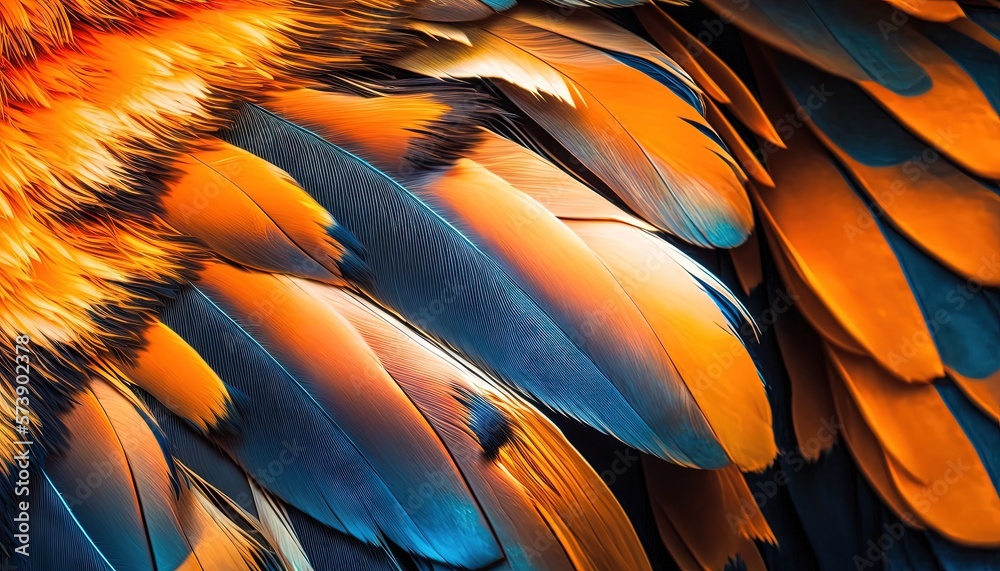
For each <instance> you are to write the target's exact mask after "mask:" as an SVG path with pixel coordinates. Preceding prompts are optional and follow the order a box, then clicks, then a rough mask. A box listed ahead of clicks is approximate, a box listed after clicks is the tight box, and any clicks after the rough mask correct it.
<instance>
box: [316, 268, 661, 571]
mask: <svg viewBox="0 0 1000 571" xmlns="http://www.w3.org/2000/svg"><path fill="white" fill-rule="evenodd" d="M301 283H302V284H303V287H307V288H308V289H309V290H310V291H312V292H313V293H314V295H316V296H317V297H319V298H321V299H324V300H326V302H327V303H329V304H331V306H333V307H336V308H337V310H338V311H339V312H341V314H342V315H344V317H345V318H347V319H348V320H349V321H350V322H351V323H352V324H353V325H354V326H355V327H356V328H357V329H358V331H359V332H360V333H361V334H362V336H364V338H365V339H366V341H367V342H368V343H369V344H370V345H371V347H372V348H373V349H374V350H375V352H376V353H377V354H378V355H379V358H380V359H381V361H382V363H383V364H384V365H385V367H386V370H387V371H389V373H390V374H391V375H392V376H393V378H395V379H396V381H397V382H399V384H400V386H401V387H402V388H403V390H405V391H406V392H407V394H408V395H410V397H411V398H413V399H414V402H416V403H417V404H418V405H419V406H420V408H421V410H423V411H424V412H425V413H426V414H427V418H428V420H429V421H430V422H431V423H432V424H433V425H434V427H435V429H436V430H437V431H438V433H439V434H441V436H442V438H443V439H444V440H445V441H446V442H447V443H448V445H449V447H450V449H451V450H452V451H453V454H454V456H455V459H456V461H457V462H458V463H459V465H460V466H461V468H462V471H463V474H464V475H465V477H466V480H467V481H468V482H469V485H470V486H471V487H472V488H473V489H474V490H475V491H476V494H477V498H478V499H479V501H480V503H481V505H482V507H483V510H484V511H485V512H486V513H487V514H488V515H489V517H490V521H491V524H492V526H493V529H494V530H495V531H496V533H497V536H498V537H499V538H500V542H501V544H502V545H503V548H504V552H505V556H506V557H507V560H508V563H509V565H510V567H511V569H517V570H521V569H536V568H537V569H550V570H556V569H594V570H603V569H608V570H611V569H622V570H624V569H648V568H649V564H648V563H647V562H646V559H645V556H644V555H643V553H642V550H641V548H640V546H639V544H638V540H637V538H636V537H635V534H634V532H633V531H632V529H631V526H630V524H629V523H628V521H627V519H625V515H624V513H623V512H622V511H621V508H620V507H618V505H617V503H616V502H615V501H614V499H613V498H612V496H611V495H610V492H609V491H608V490H607V488H606V487H604V485H603V484H602V483H601V481H600V479H599V478H598V477H597V474H596V473H594V472H593V470H592V469H591V468H590V467H589V466H587V465H586V463H584V462H583V459H582V458H580V456H579V455H578V454H577V453H576V452H575V451H573V449H572V448H571V447H570V446H569V445H568V443H567V442H566V440H565V439H564V437H563V436H562V435H561V434H560V433H559V432H558V430H556V429H555V427H554V426H553V425H552V424H551V423H550V422H549V421H548V420H546V419H545V417H544V416H543V415H542V414H541V413H539V412H538V411H537V410H535V409H533V408H531V407H530V406H529V405H527V403H525V402H524V401H522V400H521V399H519V398H517V397H515V396H513V395H510V394H508V393H506V392H504V391H502V390H500V389H498V388H495V387H494V385H493V384H492V382H491V381H490V380H489V379H488V378H486V377H484V376H482V375H481V374H478V373H477V372H476V370H475V368H473V367H471V365H470V364H469V363H467V362H464V361H462V360H461V359H459V358H457V357H455V356H452V355H450V354H449V353H448V352H447V351H444V350H442V349H440V348H437V347H435V346H434V345H433V344H431V343H430V342H429V341H428V340H426V339H424V338H422V337H421V336H420V335H419V334H418V333H416V332H415V331H413V329H411V328H409V327H407V326H406V325H405V324H403V323H401V322H398V321H396V320H395V319H393V318H392V317H390V316H389V315H388V314H386V313H384V312H382V311H380V310H379V309H378V308H376V307H374V306H372V305H371V304H370V303H367V302H364V301H363V300H361V299H359V298H357V297H355V296H352V295H350V294H348V293H347V292H345V291H343V290H337V289H332V288H327V287H323V286H320V285H316V284H308V283H305V282H301Z"/></svg>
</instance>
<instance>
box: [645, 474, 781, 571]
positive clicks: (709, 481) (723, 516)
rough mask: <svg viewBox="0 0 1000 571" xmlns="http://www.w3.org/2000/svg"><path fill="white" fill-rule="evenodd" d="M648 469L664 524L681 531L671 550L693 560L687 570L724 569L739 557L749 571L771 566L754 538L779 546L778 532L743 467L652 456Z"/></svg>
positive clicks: (651, 490)
mask: <svg viewBox="0 0 1000 571" xmlns="http://www.w3.org/2000/svg"><path fill="white" fill-rule="evenodd" d="M643 469H644V470H645V473H646V481H647V482H648V485H649V495H650V501H651V502H652V503H653V510H654V511H655V513H659V514H660V516H659V520H658V523H659V521H662V522H663V523H664V524H665V525H668V526H669V527H668V529H669V531H668V533H671V534H672V535H674V534H675V535H674V537H675V538H676V542H677V543H674V541H671V544H673V545H674V547H673V548H672V549H671V550H670V551H671V554H673V553H675V552H680V553H679V555H680V557H679V559H680V560H687V559H689V558H690V560H689V566H688V567H685V568H686V569H704V570H706V571H707V570H711V569H722V568H724V567H726V563H727V561H729V560H731V559H732V560H736V559H737V558H738V559H740V560H742V561H743V563H744V565H745V566H746V569H747V570H748V571H764V570H765V569H767V567H766V566H765V565H764V560H763V559H762V558H761V555H760V552H758V551H757V547H756V546H755V545H754V540H760V541H762V542H769V543H772V544H773V543H774V542H775V539H774V534H773V533H772V532H771V528H770V527H768V525H767V522H766V521H765V520H764V516H763V515H762V514H761V512H760V510H759V508H758V507H757V505H756V503H755V500H754V498H753V495H752V494H751V492H750V488H748V487H747V484H746V482H745V481H744V480H743V476H742V475H741V474H740V473H739V471H737V470H735V469H733V468H725V469H723V470H692V469H690V468H682V467H679V466H673V465H670V464H667V463H666V462H662V461H659V460H655V459H651V458H647V459H644V461H643ZM681 544H682V545H683V547H682V546H681Z"/></svg>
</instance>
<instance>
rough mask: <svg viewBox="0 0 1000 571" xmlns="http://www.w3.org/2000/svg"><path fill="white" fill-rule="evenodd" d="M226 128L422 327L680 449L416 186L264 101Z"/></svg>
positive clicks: (641, 442)
mask: <svg viewBox="0 0 1000 571" xmlns="http://www.w3.org/2000/svg"><path fill="white" fill-rule="evenodd" d="M224 136H225V137H226V138H229V139H231V140H232V141H234V142H235V143H237V144H239V145H245V146H246V147H247V148H248V150H250V151H252V152H255V153H259V154H260V155H261V156H262V157H263V158H265V159H266V160H269V161H271V162H273V163H275V164H277V166H279V167H281V168H283V169H285V170H286V171H288V172H289V173H290V174H291V175H292V176H294V177H296V180H297V181H298V182H299V183H300V184H301V185H302V186H303V188H305V189H306V190H307V191H308V192H310V193H312V194H313V196H314V197H316V198H317V200H318V201H319V202H320V203H321V204H322V205H323V206H324V207H325V208H327V209H328V210H329V211H330V212H331V213H333V214H334V216H335V217H336V218H337V220H338V221H340V223H341V224H344V226H345V228H347V229H348V230H349V231H351V232H352V233H353V234H354V235H356V236H357V237H358V239H359V240H360V241H361V242H362V244H364V246H365V248H366V250H367V252H368V256H367V261H368V264H369V267H370V268H371V272H372V286H371V289H370V290H369V293H370V294H371V295H372V296H373V297H374V298H376V299H377V300H379V301H380V302H381V303H383V304H384V305H386V306H388V307H390V308H392V309H393V310H394V311H396V312H397V313H399V314H400V315H402V316H403V317H404V318H406V319H407V320H408V321H410V322H411V323H412V324H413V325H414V326H416V327H418V328H420V329H423V330H425V331H427V332H428V333H430V334H432V335H434V336H435V337H437V338H438V339H441V340H443V341H445V342H446V343H447V344H449V345H450V346H452V347H455V348H457V349H459V350H460V351H461V352H462V353H463V354H464V355H466V356H468V357H469V358H470V360H472V361H473V362H474V363H476V364H477V365H479V366H482V367H484V368H485V369H486V370H487V371H489V372H492V373H495V374H497V375H498V376H499V377H501V378H502V379H504V380H505V381H507V382H509V383H511V384H512V385H513V386H514V387H517V388H518V389H519V390H520V391H522V392H523V393H524V394H527V395H530V396H531V397H532V398H534V399H536V400H538V401H540V402H542V403H544V404H546V405H547V406H550V407H552V408H554V409H555V410H558V411H560V412H562V413H564V414H567V415H569V416H572V417H574V418H577V419H579V420H581V421H583V422H585V423H587V424H589V425H591V426H593V427H595V428H598V429H599V430H602V431H604V432H607V433H610V434H613V435H615V436H616V437H618V438H620V439H622V440H623V441H625V442H628V443H629V444H631V445H633V446H635V447H636V448H640V449H642V450H647V451H649V452H650V453H654V454H661V455H667V454H668V453H670V454H677V453H678V452H679V451H676V450H674V451H671V450H669V449H668V448H667V445H666V443H667V442H669V441H671V440H672V439H673V438H674V435H672V434H670V432H669V431H668V430H666V428H665V427H664V426H650V425H649V424H647V422H646V421H645V420H644V419H643V418H642V417H641V416H639V414H638V413H637V412H636V410H635V409H633V408H632V407H631V405H630V404H629V403H628V402H627V401H626V400H625V398H624V397H623V396H622V395H621V393H619V392H618V390H617V389H616V388H615V386H614V384H613V383H612V382H611V381H610V380H609V379H608V378H607V377H606V376H605V375H604V373H602V372H601V371H600V370H599V369H598V368H597V367H596V366H595V365H594V363H593V362H591V361H590V359H589V358H587V357H586V356H585V355H584V353H583V352H582V351H581V350H580V348H579V347H577V346H576V345H575V344H574V343H573V341H572V340H571V339H570V337H569V336H568V335H567V333H566V332H564V331H563V330H562V329H560V328H559V327H558V326H557V325H556V324H555V323H554V322H553V321H552V319H551V318H550V317H549V316H547V315H546V314H545V313H544V311H543V310H542V308H540V307H539V306H538V305H537V304H536V303H535V302H534V301H532V299H531V298H530V297H529V296H528V295H527V294H526V293H525V292H524V291H523V290H522V289H520V287H518V285H517V284H516V282H514V280H513V279H512V278H511V277H510V276H508V275H507V274H506V272H504V271H503V270H502V269H501V267H500V266H499V265H497V264H496V262H495V261H493V260H492V259H491V258H489V257H488V256H487V255H486V254H485V253H484V252H482V251H481V250H479V249H478V248H476V247H475V246H474V245H473V244H472V243H471V242H470V241H469V239H468V238H467V237H466V236H464V235H462V234H461V233H460V232H459V231H458V230H456V229H455V228H454V226H452V225H450V224H448V223H447V222H445V221H444V220H443V219H442V218H441V217H440V216H439V215H437V214H435V213H434V212H433V211H431V210H430V209H429V208H428V207H427V206H426V205H424V204H422V203H421V202H420V201H419V200H417V198H416V197H414V196H413V195H412V194H411V193H410V192H408V191H406V190H405V189H403V188H402V187H401V186H399V185H398V184H396V183H395V182H393V181H391V180H390V179H388V178H387V177H386V176H385V175H384V174H382V173H380V172H378V171H377V170H375V169H374V168H372V167H371V166H370V165H367V164H366V163H364V162H362V161H361V160H359V159H358V158H356V157H354V156H352V155H350V154H348V153H346V152H344V151H342V150H340V149H339V148H337V147H335V146H332V145H330V144H329V143H327V142H325V141H323V140H321V139H320V138H318V137H316V136H315V135H312V134H311V133H307V132H306V131H303V130H300V129H296V128H295V127H293V126H291V125H289V124H288V123H287V122H284V121H283V120H281V119H279V118H277V117H275V116H273V115H270V114H268V113H266V112H264V111H262V110H260V109H256V108H250V107H246V108H244V109H243V110H242V112H241V113H240V115H239V116H238V117H237V119H236V121H235V123H234V125H233V127H232V130H231V131H229V132H228V133H225V134H224ZM389 221H391V222H389ZM387 223H389V224H391V226H390V228H391V230H390V231H385V230H384V229H383V226H384V225H385V224H387ZM536 356H539V357H540V356H544V358H536ZM570 387H571V388H570ZM657 431H658V432H657ZM712 461H720V460H719V458H718V457H716V459H714V460H712Z"/></svg>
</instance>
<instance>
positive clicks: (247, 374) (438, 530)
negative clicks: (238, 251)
mask: <svg viewBox="0 0 1000 571" xmlns="http://www.w3.org/2000/svg"><path fill="white" fill-rule="evenodd" d="M229 271H230V272H236V276H237V278H238V279H242V280H245V281H246V283H245V287H246V288H247V289H246V290H245V291H247V292H257V293H258V294H259V296H257V297H250V298H249V299H245V301H241V300H240V299H239V298H237V299H232V296H233V295H235V294H236V293H237V292H235V291H230V292H223V291H220V290H219V285H218V284H215V283H213V281H212V279H211V278H212V277H213V276H211V275H208V276H206V278H207V279H208V280H209V281H208V282H207V283H206V284H205V285H203V286H202V287H204V288H205V292H203V291H201V290H197V289H192V290H187V291H186V292H184V293H182V294H181V295H180V296H179V297H178V298H177V300H175V301H174V302H173V303H172V305H171V306H170V307H169V308H168V309H167V310H166V311H164V313H163V318H164V323H165V324H167V325H168V326H169V327H170V328H171V329H173V330H174V331H176V332H177V333H178V334H179V335H180V336H181V337H183V338H184V339H185V340H186V341H187V342H188V344H190V345H191V346H192V347H193V348H194V349H195V350H197V351H198V352H199V354H201V355H202V357H203V358H204V359H205V361H206V362H207V363H209V365H211V366H212V368H213V369H214V370H215V371H216V373H218V375H219V377H220V378H221V379H222V380H223V381H224V382H225V383H226V384H227V385H228V386H229V387H230V388H229V391H230V393H234V392H239V393H242V395H244V397H243V398H241V399H239V400H238V403H237V410H238V411H239V412H240V414H239V421H238V422H234V432H235V434H234V436H232V437H228V438H223V439H221V441H220V444H222V446H223V447H224V449H226V451H227V452H228V453H229V454H230V455H231V456H233V458H234V459H236V461H237V462H238V463H239V464H240V466H241V467H242V468H243V469H244V470H245V471H246V472H248V473H250V474H252V475H253V476H254V479H255V480H256V481H257V483H259V484H260V485H261V486H263V487H264V488H265V489H267V490H268V491H270V492H272V493H274V494H275V495H276V496H278V497H280V498H282V499H283V500H285V501H287V502H289V503H291V504H292V505H294V506H296V507H298V508H299V509H301V510H302V511H304V512H306V513H308V514H309V515H311V516H312V517H314V518H316V519H317V520H319V521H321V522H322V523H324V524H326V525H328V526H330V527H333V528H334V529H337V530H339V531H342V532H344V533H347V534H350V535H353V536H355V537H357V538H358V539H361V540H363V541H366V542H368V543H373V544H376V545H381V544H383V543H384V541H385V540H386V539H388V540H391V541H393V542H395V543H396V544H398V545H400V546H401V547H403V548H404V549H406V550H408V551H410V552H413V553H419V554H425V555H426V556H427V557H429V558H432V559H435V560H438V561H451V562H455V563H458V564H460V565H465V566H467V567H473V568H474V567H475V566H477V565H480V566H481V565H486V564H487V563H490V562H492V561H495V560H496V559H498V558H499V553H498V552H497V548H496V546H495V544H494V543H493V540H492V537H491V536H490V534H489V530H488V529H487V528H486V526H485V523H484V522H482V520H481V519H480V517H481V516H478V510H475V508H471V509H469V506H470V505H471V504H472V500H471V498H462V497H461V494H458V495H457V496H456V495H455V494H454V493H453V492H452V490H455V487H454V485H452V486H450V487H444V488H442V489H441V493H440V497H439V498H436V499H437V500H438V501H436V502H432V503H428V504H427V505H425V506H422V509H415V510H414V509H409V508H408V502H409V501H410V496H411V495H412V494H413V493H415V492H414V490H416V489H417V488H419V486H420V484H421V483H422V482H423V478H424V477H425V476H424V473H423V472H420V471H419V470H418V469H419V468H420V467H426V466H427V464H426V463H424V464H421V463H419V462H420V461H421V460H425V458H421V457H420V456H418V455H416V454H413V455H410V454H404V455H402V456H399V455H397V456H395V459H396V460H397V463H395V464H393V463H392V462H390V461H388V458H387V457H388V456H390V455H391V453H392V452H394V451H398V450H399V447H398V445H397V446H389V447H386V448H385V449H375V448H373V447H372V446H371V445H372V444H373V441H372V440H371V439H376V440H378V439H383V440H384V439H387V438H388V439H391V440H395V441H396V442H399V440H398V438H397V437H396V435H394V434H391V433H389V432H384V433H383V432H380V431H371V430H369V431H368V433H367V438H368V440H365V439H364V438H365V433H364V432H359V431H358V427H357V425H356V424H352V421H353V420H354V419H353V418H352V417H351V415H350V414H348V416H347V417H344V418H338V414H337V413H338V412H342V411H343V410H344V409H342V408H339V407H341V406H344V405H346V404H347V402H348V401H340V402H338V401H336V400H334V395H336V394H337V392H338V391H347V393H346V394H348V395H353V394H355V393H354V389H355V388H356V387H357V386H359V385H355V384H352V383H342V384H338V383H336V382H335V381H334V379H331V378H329V377H325V376H321V377H319V378H317V377H315V376H307V375H309V374H310V373H313V371H310V370H308V369H303V367H302V365H301V364H300V363H297V362H296V361H295V360H294V358H295V357H296V355H295V354H294V352H293V351H294V348H293V347H290V346H281V345H275V342H276V341H279V342H280V338H276V336H274V334H275V330H271V331H267V330H266V329H265V328H263V327H262V326H263V325H265V324H266V323H270V322H272V321H273V322H274V323H279V322H277V321H275V320H277V319H279V318H280V317H281V315H282V314H281V312H282V310H283V308H282V304H283V303H287V304H292V303H294V299H293V298H292V297H291V296H292V295H293V293H294V292H293V291H288V290H287V289H286V290H284V291H283V290H282V288H281V284H280V282H277V281H276V280H277V279H278V278H272V277H268V276H261V277H260V278H258V280H256V282H259V281H260V280H261V279H263V280H265V282H266V280H271V284H270V285H268V284H267V283H264V284H260V283H255V281H254V280H253V279H252V278H253V276H252V275H251V274H248V273H246V272H243V275H242V277H240V274H239V272H240V270H229ZM215 279H219V278H215ZM254 285H256V287H257V289H256V290H254V289H253V286H254ZM237 291H238V290H237ZM206 294H207V295H206ZM227 294H228V296H229V298H228V299H227V297H226V295H227ZM272 294H273V295H272ZM213 298H214V301H213ZM276 300H277V301H276ZM247 301H248V302H249V303H247ZM237 302H238V303H237ZM234 303H236V304H235V305H234ZM248 305H249V307H248ZM223 307H226V310H225V311H224V310H223ZM307 317H312V318H314V319H316V320H317V322H316V324H315V327H316V328H323V329H319V331H321V332H323V333H324V334H330V332H331V331H330V330H329V329H325V328H328V327H331V324H330V322H329V319H327V320H324V319H323V316H322V314H320V315H313V313H305V314H302V315H300V316H299V317H298V318H307ZM248 329H249V331H253V332H255V334H257V335H261V336H262V338H261V340H260V341H258V340H257V339H256V338H255V337H254V336H252V335H251V334H250V332H249V331H248ZM324 329H325V331H324ZM288 333H293V332H292V331H289V332H288ZM341 336H343V333H342V334H341ZM222 340H225V341H222ZM317 342H318V340H317ZM375 373H377V370H376V371H375ZM313 374H315V373H313ZM358 374H361V375H362V376H361V377H360V378H362V379H364V378H365V377H364V375H365V373H364V372H361V373H358ZM349 378H350V377H349ZM353 378H359V377H358V376H357V374H355V375H353ZM373 388H374V387H373ZM357 396H358V398H361V397H362V396H363V395H357ZM267 418H295V419H296V422H295V423H269V422H266V421H265V419H267ZM362 430H363V427H362ZM413 450H414V452H415V451H416V448H414V449H413ZM425 450H426V448H425ZM410 461H413V462H417V464H416V465H414V466H411V465H410V464H409V462H410ZM410 468H413V470H410ZM442 469H443V470H448V469H449V467H448V466H447V465H445V466H441V467H436V468H434V470H442ZM450 469H451V470H454V468H450ZM447 473H448V472H444V474H447ZM452 473H454V472H452ZM445 482H447V483H448V484H451V483H452V482H454V479H452V480H447V479H446V480H445ZM459 487H461V485H460V484H459ZM463 500H464V501H463ZM460 505H462V506H465V508H466V509H462V510H459V509H447V507H445V506H448V507H451V508H456V507H457V506H460ZM457 518H461V523H459V521H458V519H457ZM457 529H461V530H462V536H461V539H459V537H458V536H457V535H456V530H457ZM383 538H385V539H383Z"/></svg>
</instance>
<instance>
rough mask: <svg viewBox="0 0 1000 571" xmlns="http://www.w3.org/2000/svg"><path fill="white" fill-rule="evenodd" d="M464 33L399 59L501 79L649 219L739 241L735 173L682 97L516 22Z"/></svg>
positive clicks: (719, 240)
mask: <svg viewBox="0 0 1000 571" xmlns="http://www.w3.org/2000/svg"><path fill="white" fill-rule="evenodd" d="M467 33H468V34H469V38H470V40H471V41H472V44H473V46H472V47H469V46H465V45H462V44H457V43H454V42H451V43H447V44H443V45H440V46H433V47H432V48H428V49H426V50H421V51H415V52H412V53H410V54H408V55H407V56H405V57H404V58H403V59H401V60H398V61H397V62H396V65H398V66H400V67H403V68H406V69H410V70H412V71H416V72H419V73H423V74H425V75H430V76H432V77H489V78H495V79H503V80H505V81H504V82H501V83H498V87H499V88H500V89H501V91H503V93H504V94H505V95H507V96H508V97H509V98H510V99H511V100H512V101H513V102H514V103H516V104H517V105H518V107H520V108H521V110H522V111H524V112H525V113H526V114H527V115H528V116H530V117H531V118H532V119H533V120H535V121H536V122H537V123H539V124H540V125H541V126H542V128H543V129H545V130H546V131H547V132H548V133H549V134H550V135H552V136H553V137H554V138H555V139H556V140H557V141H558V142H559V143H560V144H561V145H563V146H564V147H566V148H567V149H568V150H569V151H570V152H571V153H573V155H574V156H576V158H577V159H579V160H580V161H581V162H582V163H583V164H584V165H585V166H586V167H587V168H588V169H590V170H591V171H593V172H594V173H595V174H596V175H597V176H598V177H599V178H601V179H602V180H603V181H604V182H605V183H607V184H608V185H609V186H610V187H611V188H613V189H614V190H615V192H616V193H617V194H618V195H619V197H620V198H622V200H623V201H625V202H626V204H628V205H629V207H631V208H632V209H633V210H635V211H636V212H637V213H639V214H640V215H641V216H642V217H643V218H645V219H646V220H647V221H648V222H650V223H652V224H653V225H655V226H657V227H658V228H661V229H663V230H667V231H670V232H672V233H674V234H676V235H678V236H680V237H682V238H684V239H685V240H688V241H691V242H692V243H695V244H699V245H705V246H711V245H715V246H733V245H736V244H739V243H740V242H742V241H743V239H745V237H746V235H747V233H748V232H749V226H750V225H751V220H750V210H749V203H748V202H747V199H746V194H745V192H744V191H743V188H742V185H741V182H740V178H741V176H742V173H741V172H740V170H739V167H737V166H735V164H734V163H733V162H732V160H731V159H730V158H728V153H727V152H726V151H725V149H723V148H722V147H721V146H719V144H718V143H717V142H716V139H715V136H714V134H711V129H710V128H709V127H708V125H707V124H706V123H705V119H704V118H703V117H702V116H701V115H699V114H698V113H697V112H696V111H695V110H694V109H693V108H691V107H690V106H689V105H687V103H686V102H685V101H684V100H683V99H681V98H680V97H678V96H677V95H676V94H674V93H673V92H671V91H670V90H669V89H666V88H665V87H664V86H663V85H660V84H658V83H657V82H656V81H655V80H654V79H652V78H650V77H648V76H647V75H645V74H643V73H642V72H640V71H637V70H635V69H633V68H631V67H628V66H626V65H623V64H621V63H619V62H618V61H617V60H615V59H614V58H613V57H611V56H609V55H607V54H604V53H602V52H600V51H597V50H594V49H592V48H589V47H587V46H585V45H582V44H579V43H576V42H573V41H571V40H569V39H566V38H564V37H560V36H557V35H555V34H552V33H549V32H546V31H544V30H542V29H539V28H535V27H533V26H530V25H527V24H524V23H523V22H519V21H517V20H513V19H510V18H506V17H503V18H498V19H496V20H494V21H492V22H491V23H490V24H489V25H488V26H486V27H485V28H473V29H470V30H467ZM514 86H518V87H517V88H515V87H514ZM622 93H629V94H630V97H629V98H627V99H625V98H623V97H622V95H621V94H622ZM544 95H551V96H553V97H555V98H557V99H558V100H559V101H552V100H546V99H545V97H544ZM640 110H641V111H642V112H641V113H640ZM651 112H652V113H653V114H652V116H650V113H651ZM706 133H710V134H709V135H706ZM681 141H684V142H685V143H684V144H681V143H680V142H681ZM690 141H698V143H697V144H691V143H690Z"/></svg>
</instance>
